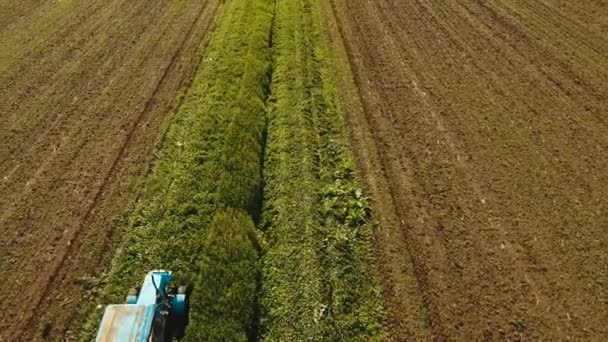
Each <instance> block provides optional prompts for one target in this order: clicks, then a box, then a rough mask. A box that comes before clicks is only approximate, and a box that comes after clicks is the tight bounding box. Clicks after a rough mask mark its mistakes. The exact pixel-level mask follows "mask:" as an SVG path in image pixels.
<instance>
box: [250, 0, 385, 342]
mask: <svg viewBox="0 0 608 342" xmlns="http://www.w3.org/2000/svg"><path fill="white" fill-rule="evenodd" d="M319 18H320V15H319V11H318V8H317V4H316V0H300V1H291V0H277V1H276V13H275V21H274V25H273V31H272V34H273V35H272V37H273V77H272V83H271V97H270V100H269V106H268V110H269V111H268V138H267V145H266V146H267V148H266V155H265V163H264V178H265V183H266V188H265V199H266V200H265V203H264V211H263V219H264V223H265V231H266V240H267V246H266V254H265V255H264V257H263V282H262V284H263V293H262V305H263V310H264V311H263V319H262V323H261V325H262V329H263V330H262V336H263V337H264V339H266V340H269V341H275V340H276V341H302V340H330V341H336V340H347V341H351V340H365V341H368V340H378V339H382V337H383V335H382V330H381V326H380V309H381V308H380V304H379V303H380V302H379V296H378V292H377V291H376V288H375V286H374V284H373V281H372V277H371V275H370V272H369V269H368V267H369V260H368V258H367V255H368V251H367V248H368V239H369V236H370V233H371V232H370V226H369V225H368V224H367V223H366V220H367V218H368V206H367V202H366V199H365V197H364V196H363V195H362V192H361V190H359V187H358V185H357V183H356V181H355V178H354V174H353V162H352V157H351V152H350V151H349V149H348V139H347V136H346V134H345V132H346V128H345V127H344V120H343V116H342V115H343V113H341V112H340V111H339V110H338V108H337V106H336V100H335V92H336V90H335V88H334V83H333V80H332V78H331V77H330V75H331V74H332V73H331V72H330V68H331V60H330V59H329V58H328V56H329V54H328V51H326V50H325V48H324V47H323V43H322V42H323V36H322V34H323V33H322V32H320V25H319V22H318V20H319Z"/></svg>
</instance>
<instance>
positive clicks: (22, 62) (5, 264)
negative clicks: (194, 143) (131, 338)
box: [0, 0, 217, 341]
mask: <svg viewBox="0 0 608 342" xmlns="http://www.w3.org/2000/svg"><path fill="white" fill-rule="evenodd" d="M216 8H217V6H216V2H215V1H213V0H211V1H207V0H201V1H162V0H152V1H149V0H145V1H144V0H138V1H133V0H110V1H77V0H62V1H44V0H38V1H35V0H28V1H10V0H0V9H1V10H2V12H1V14H0V20H1V22H0V46H1V48H0V227H2V232H1V234H0V250H1V251H2V253H0V270H2V274H3V275H4V276H2V278H1V279H0V288H1V289H2V295H0V308H1V309H0V341H19V340H33V339H43V338H44V339H48V340H57V339H58V338H59V336H63V334H64V333H65V331H66V329H68V327H69V325H70V323H71V322H73V321H74V319H75V318H76V314H77V312H78V309H79V307H80V306H81V305H83V304H84V303H87V298H86V295H87V290H88V288H87V285H91V284H90V281H87V279H92V278H91V277H92V276H93V277H94V276H96V275H98V274H97V272H99V271H100V268H101V266H100V265H101V262H102V260H103V259H104V255H105V253H107V251H108V250H109V247H110V246H111V244H112V243H113V241H114V239H115V236H114V235H115V234H114V233H115V227H116V226H117V224H116V223H117V220H119V219H120V213H121V212H122V211H123V210H124V209H125V207H127V206H128V205H129V203H131V202H132V201H133V200H134V198H133V196H134V195H133V194H135V193H137V191H136V185H137V179H138V177H139V176H141V175H142V174H145V173H146V172H147V170H148V169H149V162H150V160H151V158H150V157H151V155H152V153H151V152H152V150H153V147H154V144H155V143H157V142H159V141H160V137H162V133H163V131H164V129H165V127H166V125H167V122H168V119H169V117H170V115H169V114H170V113H171V112H172V110H173V109H174V108H175V106H176V105H177V103H178V102H179V98H178V96H179V94H180V93H181V92H182V91H183V90H184V89H185V88H187V86H188V84H189V82H190V77H191V76H192V75H193V72H194V69H195V67H196V66H197V65H198V62H199V60H200V58H201V55H202V50H203V49H202V48H201V47H203V46H204V42H205V41H206V37H207V35H206V33H207V32H208V31H209V28H210V26H211V25H212V23H213V17H214V13H215V11H216Z"/></svg>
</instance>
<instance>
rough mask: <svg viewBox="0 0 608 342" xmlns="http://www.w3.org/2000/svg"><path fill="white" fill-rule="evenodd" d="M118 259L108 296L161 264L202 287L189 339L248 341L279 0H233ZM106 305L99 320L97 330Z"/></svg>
mask: <svg viewBox="0 0 608 342" xmlns="http://www.w3.org/2000/svg"><path fill="white" fill-rule="evenodd" d="M220 15H221V17H220V19H219V21H218V26H217V27H218V28H217V31H216V32H214V35H213V37H212V39H211V41H210V43H209V45H208V47H207V50H206V51H207V54H206V57H205V58H204V60H203V62H202V64H201V65H200V67H199V70H198V72H197V75H196V78H195V80H194V81H193V83H192V88H191V89H190V90H189V91H188V93H187V94H186V97H185V100H184V103H183V105H182V106H181V107H180V109H179V110H178V112H177V113H176V116H175V119H174V122H173V123H172V124H171V128H170V130H169V132H168V135H167V139H166V143H165V145H164V147H163V149H162V151H161V152H160V153H161V155H160V157H159V159H158V161H157V164H156V166H155V169H154V172H153V174H152V175H151V176H150V177H149V179H148V181H147V182H146V186H145V189H144V191H143V195H142V197H141V199H140V200H139V203H137V205H136V208H135V210H134V211H133V213H132V214H131V215H130V218H131V220H130V224H129V227H128V229H127V231H126V233H125V238H124V242H122V244H121V246H120V247H119V249H118V251H117V253H116V256H115V257H114V258H113V260H112V263H111V268H110V271H109V274H108V275H107V277H106V279H105V282H106V283H105V284H106V285H105V286H104V288H103V291H102V294H101V297H100V298H101V302H102V303H121V302H123V301H124V298H125V294H126V293H127V291H128V289H129V288H130V287H132V286H135V285H137V284H140V283H141V281H142V280H143V277H144V275H145V274H146V272H148V271H149V270H152V269H159V268H161V269H168V270H172V271H173V272H174V273H175V274H176V276H177V278H178V282H183V283H188V284H190V285H192V286H193V287H194V291H193V294H192V303H191V319H190V326H189V328H188V335H187V338H188V339H189V340H192V341H203V340H214V341H216V340H217V341H219V340H231V341H232V340H235V341H238V340H241V341H244V340H247V339H250V338H254V337H255V335H256V331H255V330H256V328H255V326H256V323H255V307H256V305H255V303H256V289H257V282H258V278H259V256H258V252H259V248H258V242H257V234H256V231H255V224H254V218H255V217H257V216H258V215H259V202H260V195H261V189H262V185H261V181H262V179H261V163H262V146H263V132H264V128H265V105H264V101H265V98H266V94H267V90H268V84H269V78H268V74H269V68H270V50H269V46H268V37H269V35H270V29H271V21H272V3H271V2H269V1H267V0H230V1H227V2H226V3H225V4H224V5H223V9H222V10H221V14H220ZM99 316H100V312H97V313H96V314H94V315H92V316H91V318H90V319H89V323H88V328H87V329H86V331H87V335H86V336H85V338H92V337H93V336H94V333H95V330H96V327H97V324H98V322H99Z"/></svg>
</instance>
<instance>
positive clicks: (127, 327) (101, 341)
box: [96, 271, 189, 342]
mask: <svg viewBox="0 0 608 342" xmlns="http://www.w3.org/2000/svg"><path fill="white" fill-rule="evenodd" d="M171 280H172V275H171V272H168V271H152V272H150V273H148V274H147V275H146V277H145V279H144V283H143V285H142V287H141V289H137V288H134V289H131V291H130V292H129V295H128V296H127V303H126V304H116V305H108V306H107V307H106V309H105V311H104V314H103V318H102V320H101V324H100V326H99V330H98V332H97V339H96V341H97V342H151V341H155V342H161V341H162V342H169V341H173V339H181V338H182V337H184V335H185V332H186V326H187V325H188V311H189V306H188V293H187V289H186V287H185V286H180V287H179V288H177V289H175V287H172V286H171Z"/></svg>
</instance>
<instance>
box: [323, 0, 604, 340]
mask: <svg viewBox="0 0 608 342" xmlns="http://www.w3.org/2000/svg"><path fill="white" fill-rule="evenodd" d="M332 4H333V11H334V15H335V17H336V19H337V23H338V28H339V30H338V32H339V34H338V36H340V37H339V38H341V39H342V40H343V41H344V46H345V48H346V49H345V51H346V55H347V56H348V60H349V61H350V68H351V69H352V72H353V74H354V84H355V86H354V87H353V90H352V91H351V92H350V93H348V92H346V95H345V96H346V97H349V99H350V101H351V102H352V103H354V104H353V105H352V108H351V115H350V117H349V119H350V124H351V131H352V135H353V138H354V144H355V146H354V147H355V150H356V151H357V155H358V159H359V165H360V167H361V171H362V172H361V173H362V176H363V178H364V179H365V180H366V182H367V184H368V188H369V190H370V192H371V195H372V198H373V200H374V213H375V217H376V219H377V220H378V221H379V222H378V223H379V224H378V229H377V232H376V241H375V246H376V261H375V262H376V263H377V268H378V276H379V278H380V279H381V283H382V287H383V293H384V295H385V307H386V311H387V323H388V325H389V328H390V331H391V335H392V337H393V338H395V339H396V340H404V339H409V340H429V339H435V340H462V341H465V340H506V339H509V340H539V339H543V340H552V341H558V340H559V341H564V340H605V339H608V196H607V194H608V125H607V123H608V86H607V85H608V22H607V21H606V18H607V17H608V8H607V7H606V4H605V3H602V2H601V1H576V2H572V1H559V0H539V1H519V0H510V1H479V0H468V1H432V0H417V1H405V0H357V1H347V0H334V1H333V3H332ZM357 97H359V98H360V99H361V101H360V102H359V104H357V103H356V102H357V101H356V99H355V98H357ZM353 99H355V100H353Z"/></svg>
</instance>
